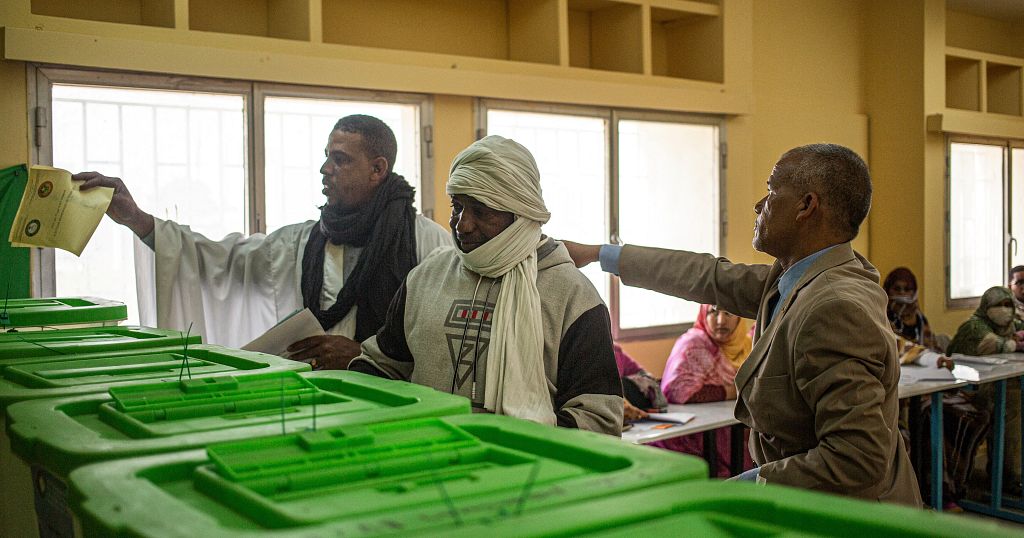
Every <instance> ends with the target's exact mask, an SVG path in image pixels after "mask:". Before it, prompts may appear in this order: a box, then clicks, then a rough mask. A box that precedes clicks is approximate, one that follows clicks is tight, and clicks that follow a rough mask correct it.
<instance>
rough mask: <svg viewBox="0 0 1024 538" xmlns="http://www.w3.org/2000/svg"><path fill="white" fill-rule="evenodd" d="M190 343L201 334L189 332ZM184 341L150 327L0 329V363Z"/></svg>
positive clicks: (176, 334) (173, 333)
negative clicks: (20, 330)
mask: <svg viewBox="0 0 1024 538" xmlns="http://www.w3.org/2000/svg"><path fill="white" fill-rule="evenodd" d="M187 340H188V343H189V345H193V344H201V343H202V337H201V336H199V335H191V336H189V337H188V339H187ZM185 341H186V338H185V336H184V335H183V334H182V333H181V332H179V331H171V330H167V329H153V328H150V327H133V326H128V325H122V326H117V327H86V328H79V329H58V330H49V331H23V332H2V333H0V364H4V362H5V361H6V360H10V359H17V358H26V357H55V356H59V355H70V354H76V355H80V354H83V353H98V352H102V351H125V350H135V349H145V348H154V347H164V346H180V345H182V344H184V343H185Z"/></svg>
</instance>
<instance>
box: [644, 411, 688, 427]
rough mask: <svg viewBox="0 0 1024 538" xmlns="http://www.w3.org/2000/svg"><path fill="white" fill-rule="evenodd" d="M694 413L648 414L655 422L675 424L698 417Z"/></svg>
mask: <svg viewBox="0 0 1024 538" xmlns="http://www.w3.org/2000/svg"><path fill="white" fill-rule="evenodd" d="M696 416H697V415H694V414H693V413H650V414H648V415H647V419H648V420H653V421H655V422H672V423H675V424H686V423H687V422H689V421H691V420H693V419H694V417H696Z"/></svg>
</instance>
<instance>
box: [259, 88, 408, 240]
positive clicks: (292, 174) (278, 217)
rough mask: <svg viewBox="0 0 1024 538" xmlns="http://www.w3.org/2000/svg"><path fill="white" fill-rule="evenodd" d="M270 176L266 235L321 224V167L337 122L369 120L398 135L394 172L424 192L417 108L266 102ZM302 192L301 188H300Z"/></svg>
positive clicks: (275, 99)
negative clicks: (361, 116) (358, 117)
mask: <svg viewBox="0 0 1024 538" xmlns="http://www.w3.org/2000/svg"><path fill="white" fill-rule="evenodd" d="M263 110H264V116H263V117H264V128H263V130H264V140H265V142H264V147H265V148H266V149H265V156H266V159H265V170H266V183H265V184H266V194H267V196H266V207H267V212H266V231H267V233H270V232H273V231H274V230H276V229H278V228H280V227H281V226H284V225H287V224H292V223H295V222H303V221H306V220H316V219H318V218H320V206H321V205H323V203H324V197H323V194H322V193H321V189H322V188H323V186H322V184H321V180H322V178H323V176H321V175H320V173H319V170H320V166H321V165H322V164H323V162H324V146H325V145H326V144H327V135H328V133H330V132H331V128H332V127H334V124H335V123H336V122H337V121H338V119H339V118H342V117H345V116H348V115H350V114H368V115H370V116H375V117H377V118H380V119H381V121H383V122H384V123H386V124H387V125H388V127H391V130H392V131H394V132H395V138H396V139H397V140H398V155H397V157H396V159H395V162H394V163H393V164H394V166H393V170H394V171H395V172H396V173H398V174H401V175H402V176H403V177H405V179H406V181H408V182H409V184H410V185H413V186H415V187H417V189H416V201H415V204H416V207H417V208H420V207H423V206H422V200H423V199H422V192H421V191H422V189H421V188H420V185H421V183H420V151H419V148H420V142H419V140H420V129H419V107H418V106H416V105H413V104H406V103H382V102H367V101H343V100H337V99H326V98H321V99H313V98H297V97H279V96H267V97H265V98H264V100H263ZM297 187H298V188H297Z"/></svg>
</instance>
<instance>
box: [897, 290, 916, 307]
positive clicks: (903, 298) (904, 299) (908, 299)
mask: <svg viewBox="0 0 1024 538" xmlns="http://www.w3.org/2000/svg"><path fill="white" fill-rule="evenodd" d="M892 302H894V303H896V304H914V303H915V302H917V292H916V291H915V292H914V294H913V295H894V296H893V297H892Z"/></svg>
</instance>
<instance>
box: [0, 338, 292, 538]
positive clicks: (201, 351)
mask: <svg viewBox="0 0 1024 538" xmlns="http://www.w3.org/2000/svg"><path fill="white" fill-rule="evenodd" d="M309 369H310V367H309V365H308V364H305V363H302V362H295V361H290V360H288V359H283V358H281V357H276V356H274V355H267V354H264V353H257V352H253V351H240V350H234V349H229V348H225V347H221V346H213V345H205V344H200V345H190V346H185V345H184V344H183V345H181V346H174V347H161V348H153V349H138V350H128V351H111V352H100V353H91V354H83V355H58V356H45V357H20V358H11V359H4V360H0V414H2V415H3V417H4V419H5V420H4V421H3V424H0V426H4V428H3V433H0V483H3V484H4V485H5V487H4V488H2V494H0V536H23V535H25V533H27V532H30V531H32V529H34V526H35V523H34V521H35V517H34V514H33V512H32V504H33V500H32V491H33V484H32V482H31V480H30V479H29V476H30V472H29V469H28V467H27V466H25V465H24V464H23V463H21V462H20V461H19V460H18V459H17V458H15V457H14V456H13V455H12V454H11V449H10V440H9V438H8V437H7V433H6V416H7V415H6V410H7V407H8V406H10V405H12V404H14V403H17V402H21V401H26V400H35V399H42V398H54V397H63V396H72V395H78V394H90V393H96V392H100V393H102V392H106V391H108V390H109V389H111V388H114V387H123V386H128V385H134V384H140V383H152V382H157V381H161V382H164V381H179V380H181V379H192V380H196V379H201V378H204V377H210V376H217V375H227V374H235V373H242V372H252V373H257V372H261V373H262V372H277V371H296V372H301V371H308V370H309ZM35 486H36V487H39V484H36V485H35Z"/></svg>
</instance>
